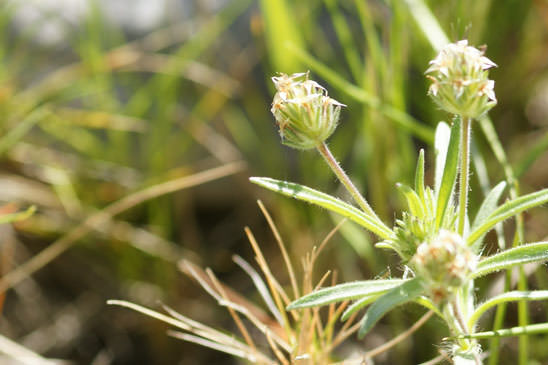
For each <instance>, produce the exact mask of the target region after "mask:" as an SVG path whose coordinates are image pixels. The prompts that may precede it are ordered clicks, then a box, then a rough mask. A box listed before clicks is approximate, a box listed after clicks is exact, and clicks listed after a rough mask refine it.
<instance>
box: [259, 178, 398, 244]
mask: <svg viewBox="0 0 548 365" xmlns="http://www.w3.org/2000/svg"><path fill="white" fill-rule="evenodd" d="M249 180H250V181H251V182H252V183H254V184H257V185H260V186H262V187H264V188H266V189H269V190H272V191H275V192H277V193H280V194H282V195H285V196H289V197H292V198H295V199H298V200H302V201H306V202H309V203H312V204H316V205H318V206H320V207H322V208H325V209H328V210H330V211H333V212H336V213H338V214H340V215H342V216H343V217H347V218H348V219H350V220H352V221H354V222H356V223H358V224H359V225H360V226H362V227H364V228H367V229H368V230H370V231H371V232H373V233H375V234H376V235H377V236H379V237H381V238H383V239H387V238H388V237H390V236H392V234H393V232H392V230H391V229H390V228H388V227H387V226H386V225H385V224H384V223H383V222H382V221H380V220H379V219H378V218H376V217H371V216H370V215H367V214H366V213H364V212H362V211H361V210H359V209H358V208H356V207H353V206H352V205H350V204H347V203H345V202H343V201H341V200H339V199H337V198H334V197H332V196H330V195H327V194H325V193H322V192H319V191H317V190H314V189H311V188H309V187H306V186H303V185H299V184H294V183H290V182H286V181H280V180H275V179H271V178H268V177H251V178H250V179H249Z"/></svg>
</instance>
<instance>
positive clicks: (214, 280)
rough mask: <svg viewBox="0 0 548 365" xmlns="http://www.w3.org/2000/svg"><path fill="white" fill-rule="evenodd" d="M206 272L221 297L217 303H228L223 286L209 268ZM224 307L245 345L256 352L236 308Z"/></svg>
mask: <svg viewBox="0 0 548 365" xmlns="http://www.w3.org/2000/svg"><path fill="white" fill-rule="evenodd" d="M206 273H207V275H208V276H209V278H210V279H211V282H212V283H213V285H214V286H215V289H216V290H217V292H218V293H219V294H220V295H221V297H222V298H223V301H219V304H221V303H227V304H230V303H231V302H230V301H229V300H228V298H227V296H226V293H225V291H224V290H223V287H222V286H221V284H220V283H219V280H217V278H216V277H215V274H213V272H212V271H211V270H210V269H206ZM226 307H227V309H228V312H229V313H230V316H231V317H232V319H233V320H234V322H235V323H236V326H238V329H239V330H240V333H241V334H242V336H244V339H245V342H246V343H247V345H248V346H249V347H251V348H252V349H253V351H255V352H256V351H257V347H256V346H255V343H254V342H253V340H252V339H251V336H250V335H249V332H248V331H247V329H246V328H245V326H244V324H243V322H242V320H241V319H240V317H239V316H238V314H237V312H236V310H235V309H234V308H233V306H232V305H226Z"/></svg>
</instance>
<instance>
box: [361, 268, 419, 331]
mask: <svg viewBox="0 0 548 365" xmlns="http://www.w3.org/2000/svg"><path fill="white" fill-rule="evenodd" d="M422 292H423V286H422V281H421V280H420V278H415V279H412V280H410V281H407V282H406V283H404V284H402V285H400V286H398V287H396V288H393V289H391V290H390V291H389V292H387V293H386V294H384V295H383V296H381V297H380V298H379V299H377V301H375V303H373V305H371V307H370V308H369V310H368V311H367V313H365V316H364V317H363V318H362V320H361V326H360V330H359V332H358V338H363V336H365V335H366V334H367V332H369V330H371V328H373V326H374V325H375V324H376V323H377V322H378V321H379V319H381V318H382V316H384V315H385V314H386V313H387V312H389V311H391V310H392V309H394V308H395V307H397V306H399V305H401V304H404V303H407V302H410V301H413V300H415V299H416V298H418V297H419V296H420V295H421V294H422Z"/></svg>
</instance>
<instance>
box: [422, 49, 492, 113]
mask: <svg viewBox="0 0 548 365" xmlns="http://www.w3.org/2000/svg"><path fill="white" fill-rule="evenodd" d="M492 67H496V64H495V63H494V62H493V61H491V60H490V59H489V58H487V57H485V56H484V51H482V50H479V49H477V48H475V47H472V46H469V45H468V41H467V40H461V41H458V42H456V43H450V44H447V45H446V46H445V47H444V48H443V49H442V50H441V51H440V52H439V53H438V55H437V56H436V58H434V59H433V60H432V61H430V67H429V68H428V69H427V70H426V73H427V74H428V75H427V77H428V78H429V79H430V80H431V81H432V84H431V86H430V88H429V90H428V93H429V95H430V96H432V98H433V99H434V101H435V102H436V104H438V105H439V106H440V107H441V108H442V109H444V110H446V111H448V112H450V113H452V114H459V115H462V116H463V117H469V118H478V117H480V116H481V115H483V114H485V113H486V112H487V111H488V110H489V109H491V108H492V107H493V106H495V105H496V103H497V99H496V97H495V91H494V81H493V80H489V78H488V70H489V69H490V68H492Z"/></svg>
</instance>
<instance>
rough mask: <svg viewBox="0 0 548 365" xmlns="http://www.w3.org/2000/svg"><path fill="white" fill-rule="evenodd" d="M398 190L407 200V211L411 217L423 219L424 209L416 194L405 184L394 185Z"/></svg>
mask: <svg viewBox="0 0 548 365" xmlns="http://www.w3.org/2000/svg"><path fill="white" fill-rule="evenodd" d="M396 187H397V188H398V190H399V191H400V192H401V193H402V194H403V196H405V199H406V200H407V205H408V206H409V211H410V212H411V214H412V215H414V216H415V217H418V218H423V217H424V215H425V213H426V212H425V207H424V205H423V203H422V201H421V198H420V197H419V196H418V194H417V193H416V192H415V191H414V190H413V189H411V188H410V187H409V186H407V185H405V184H399V183H398V184H396Z"/></svg>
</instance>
